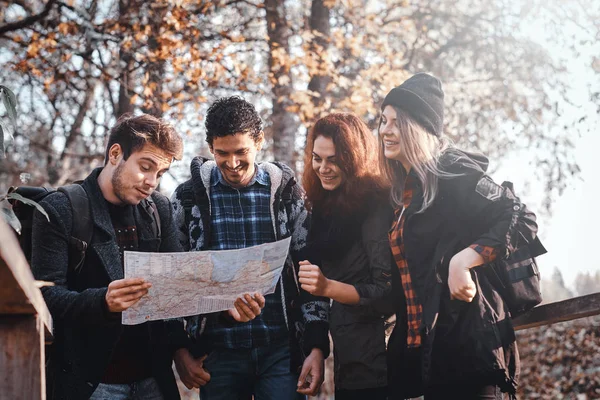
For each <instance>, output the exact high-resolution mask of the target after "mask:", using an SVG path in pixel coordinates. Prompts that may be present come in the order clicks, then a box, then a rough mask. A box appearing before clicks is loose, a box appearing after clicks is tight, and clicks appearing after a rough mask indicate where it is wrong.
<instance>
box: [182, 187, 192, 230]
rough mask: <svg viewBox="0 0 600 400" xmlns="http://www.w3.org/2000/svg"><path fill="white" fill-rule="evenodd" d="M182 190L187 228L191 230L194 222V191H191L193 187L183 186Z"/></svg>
mask: <svg viewBox="0 0 600 400" xmlns="http://www.w3.org/2000/svg"><path fill="white" fill-rule="evenodd" d="M181 189H182V190H181V199H180V200H181V207H183V216H184V221H185V227H186V229H189V226H190V223H191V222H192V208H193V207H194V191H193V190H191V185H183V186H182V187H181Z"/></svg>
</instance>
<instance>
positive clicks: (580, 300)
mask: <svg viewBox="0 0 600 400" xmlns="http://www.w3.org/2000/svg"><path fill="white" fill-rule="evenodd" d="M599 314H600V293H595V294H589V295H587V296H581V297H574V298H572V299H568V300H564V301H559V302H556V303H550V304H543V305H541V306H537V307H535V308H533V309H532V310H530V311H529V312H527V313H525V314H523V315H521V316H519V317H517V318H515V319H514V320H513V324H514V326H515V330H521V329H529V328H535V327H537V326H542V325H550V324H555V323H557V322H564V321H571V320H573V319H578V318H585V317H591V316H593V315H599Z"/></svg>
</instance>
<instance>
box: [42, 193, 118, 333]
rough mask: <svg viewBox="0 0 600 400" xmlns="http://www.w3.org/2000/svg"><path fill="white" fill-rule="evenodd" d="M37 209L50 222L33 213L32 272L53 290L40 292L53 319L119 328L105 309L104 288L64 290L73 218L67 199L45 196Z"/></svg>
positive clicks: (65, 288)
mask: <svg viewBox="0 0 600 400" xmlns="http://www.w3.org/2000/svg"><path fill="white" fill-rule="evenodd" d="M40 205H41V206H42V207H43V208H44V210H45V211H46V212H47V213H48V216H49V217H50V221H48V220H47V219H46V217H45V216H44V215H43V214H42V213H40V212H39V211H37V210H36V211H35V213H34V215H33V226H32V229H33V232H32V249H33V251H32V256H31V269H32V272H33V275H34V276H35V278H36V279H38V280H43V281H49V282H52V283H54V286H48V287H44V288H42V295H43V296H44V300H45V301H46V304H47V305H48V309H49V310H50V313H51V314H52V316H53V318H55V319H63V320H68V321H71V322H72V323H80V324H118V323H119V321H118V319H115V318H110V315H109V313H108V310H107V307H106V301H105V296H106V291H107V288H106V287H104V288H88V289H85V290H83V291H82V292H76V291H73V290H70V289H68V287H67V272H68V264H69V243H68V238H69V237H71V227H72V221H73V215H72V211H71V205H70V203H69V200H68V199H67V197H66V196H65V195H64V194H62V193H60V192H56V193H52V194H50V195H48V196H47V197H46V198H45V199H44V200H43V201H42V202H41V203H40Z"/></svg>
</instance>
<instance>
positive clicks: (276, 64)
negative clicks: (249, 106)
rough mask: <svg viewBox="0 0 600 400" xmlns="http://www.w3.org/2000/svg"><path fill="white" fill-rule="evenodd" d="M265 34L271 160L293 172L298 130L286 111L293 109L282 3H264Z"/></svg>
mask: <svg viewBox="0 0 600 400" xmlns="http://www.w3.org/2000/svg"><path fill="white" fill-rule="evenodd" d="M264 4H265V9H266V17H267V33H268V35H269V78H270V80H271V84H272V90H271V91H272V98H273V113H272V114H271V122H272V130H273V156H274V158H275V160H276V161H281V162H284V163H286V164H288V165H289V166H290V167H292V169H294V170H296V159H297V156H296V146H295V139H296V134H297V132H298V128H299V126H300V123H299V121H298V120H297V119H296V118H295V117H294V114H293V113H292V112H290V111H288V110H287V108H288V107H289V106H290V105H292V101H291V99H290V94H291V93H292V76H291V72H290V65H289V62H288V54H289V45H288V38H289V36H290V28H289V26H288V25H287V21H286V11H285V3H284V2H283V1H279V0H265V3H264Z"/></svg>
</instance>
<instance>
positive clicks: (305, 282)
mask: <svg viewBox="0 0 600 400" xmlns="http://www.w3.org/2000/svg"><path fill="white" fill-rule="evenodd" d="M298 277H299V278H300V284H301V286H302V289H304V290H306V291H307V292H308V293H310V294H312V295H315V296H324V297H329V296H327V290H328V288H329V279H327V278H326V277H325V275H323V273H322V272H321V269H320V268H319V267H318V266H317V265H313V264H311V263H310V262H308V261H300V273H299V274H298Z"/></svg>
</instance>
